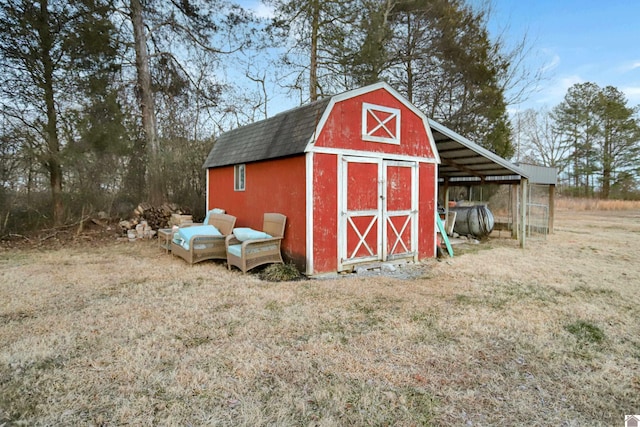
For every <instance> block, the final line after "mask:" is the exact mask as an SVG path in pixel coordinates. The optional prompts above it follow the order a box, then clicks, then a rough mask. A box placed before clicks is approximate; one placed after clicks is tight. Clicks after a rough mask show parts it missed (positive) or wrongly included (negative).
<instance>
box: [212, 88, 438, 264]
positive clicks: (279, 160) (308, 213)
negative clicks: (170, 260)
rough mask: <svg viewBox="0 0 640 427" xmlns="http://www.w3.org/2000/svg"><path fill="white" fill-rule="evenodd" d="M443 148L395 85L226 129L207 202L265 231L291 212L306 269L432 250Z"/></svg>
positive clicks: (286, 243)
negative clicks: (266, 222) (266, 220)
mask: <svg viewBox="0 0 640 427" xmlns="http://www.w3.org/2000/svg"><path fill="white" fill-rule="evenodd" d="M439 161H440V160H439V157H438V153H437V151H436V149H435V143H434V139H433V136H432V134H431V129H430V126H429V122H428V120H427V118H426V117H425V116H424V114H423V113H422V112H420V111H419V110H418V109H417V108H416V107H415V106H413V105H412V104H411V103H410V102H408V101H407V100H406V99H404V98H403V97H402V96H401V95H400V94H399V93H398V92H396V91H395V90H394V89H393V88H391V87H390V86H389V85H388V84H386V83H377V84H374V85H371V86H367V87H364V88H361V89H357V90H353V91H349V92H345V93H343V94H340V95H336V96H333V97H330V98H325V99H322V100H320V101H316V102H313V103H311V104H308V105H305V106H302V107H299V108H296V109H293V110H289V111H286V112H283V113H281V114H278V115H276V116H273V117H271V118H269V119H267V120H263V121H260V122H256V123H252V124H250V125H247V126H243V127H240V128H238V129H235V130H232V131H230V132H226V133H224V134H222V135H221V136H220V137H219V138H218V140H217V141H216V143H215V145H214V147H213V149H212V150H211V152H210V153H209V156H208V157H207V160H206V162H205V165H204V167H205V168H207V208H213V207H220V208H223V209H225V210H226V211H227V212H228V213H230V214H232V215H235V216H236V217H237V223H236V226H246V227H251V228H255V229H260V228H261V226H262V215H263V213H265V212H279V213H282V214H284V215H286V216H287V227H286V230H285V237H284V240H283V241H282V251H283V255H284V257H285V258H287V259H289V260H291V261H293V262H295V263H296V265H297V266H298V267H299V268H300V269H301V270H302V271H304V272H305V273H306V274H307V275H317V274H320V273H327V272H335V271H348V270H351V269H353V268H354V267H355V266H357V265H359V264H362V263H370V262H377V261H390V260H398V259H403V258H406V259H409V260H413V261H417V260H419V259H423V258H429V257H433V256H434V255H435V251H436V227H435V216H436V208H437V207H436V200H437V199H436V197H437V194H436V192H437V181H438V180H437V164H438V163H439Z"/></svg>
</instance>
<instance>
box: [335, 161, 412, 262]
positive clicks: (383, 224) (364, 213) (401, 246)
mask: <svg viewBox="0 0 640 427" xmlns="http://www.w3.org/2000/svg"><path fill="white" fill-rule="evenodd" d="M339 175H340V176H339V179H338V182H339V183H340V184H339V190H338V210H339V215H340V217H339V223H338V228H339V229H338V235H339V238H338V254H339V264H340V265H339V270H345V269H347V268H349V267H351V266H352V265H353V264H356V263H363V262H373V261H387V260H393V259H398V258H413V259H414V260H416V258H417V249H418V248H417V235H418V228H417V227H418V221H417V217H418V186H417V182H418V180H417V177H418V165H417V163H416V162H404V161H392V160H384V159H376V158H368V157H349V156H344V157H342V159H341V161H340V165H339Z"/></svg>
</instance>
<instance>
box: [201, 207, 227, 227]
mask: <svg viewBox="0 0 640 427" xmlns="http://www.w3.org/2000/svg"><path fill="white" fill-rule="evenodd" d="M223 213H225V210H224V209H220V208H213V209H211V210H210V211H208V212H207V216H205V217H204V224H205V225H206V224H209V217H210V216H211V214H223Z"/></svg>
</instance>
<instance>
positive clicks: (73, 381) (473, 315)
mask: <svg viewBox="0 0 640 427" xmlns="http://www.w3.org/2000/svg"><path fill="white" fill-rule="evenodd" d="M639 237H640V212H638V211H625V212H602V211H600V212H594V211H589V212H580V213H570V212H568V211H559V212H558V213H557V221H556V232H555V233H554V234H553V235H550V236H548V238H547V239H546V240H545V239H530V240H529V241H528V243H527V247H526V248H525V249H519V248H518V244H517V242H515V241H513V240H511V239H508V238H506V237H504V233H503V237H500V238H497V237H494V238H492V239H490V240H489V241H487V242H485V243H483V244H481V245H477V248H476V247H470V248H468V250H466V251H459V253H458V254H456V256H455V257H454V258H452V259H445V260H444V261H442V262H438V261H435V260H429V261H427V262H425V263H422V264H421V265H419V266H415V267H413V270H412V271H413V272H417V273H418V274H411V275H410V277H405V278H398V277H393V276H389V275H383V274H380V275H375V276H374V275H371V276H361V277H359V276H358V275H350V279H349V280H344V279H343V278H332V279H325V280H306V281H299V282H279V283H273V282H265V281H262V280H260V279H259V278H258V277H257V275H243V274H241V273H240V272H238V271H237V270H233V271H231V272H230V271H228V270H227V269H226V267H225V265H224V263H221V262H205V263H200V264H196V265H194V266H188V265H187V264H185V263H184V262H183V261H182V260H181V259H178V258H175V257H172V256H171V255H166V254H164V252H163V251H161V250H160V249H159V248H158V246H157V242H156V241H151V242H144V241H141V242H135V243H128V242H127V243H118V242H116V241H115V239H107V240H105V241H103V242H102V243H101V244H89V245H80V244H78V245H70V246H67V245H60V246H59V247H58V246H55V247H52V248H49V247H40V246H36V247H32V248H29V247H23V248H21V249H6V250H4V251H3V252H2V253H0V301H1V302H2V304H0V319H1V322H0V396H1V398H0V422H10V423H13V422H15V423H25V424H56V425H59V424H101V425H102V424H104V425H120V424H136V425H140V424H197V425H274V424H276V425H348V424H352V425H372V424H373V425H407V426H408V425H516V424H519V423H522V422H523V421H524V420H526V423H528V424H530V425H541V426H542V425H545V426H546V425H596V426H597V425H618V424H620V423H621V422H623V420H624V418H623V417H624V415H625V414H632V413H634V412H637V410H638V408H640V338H638V337H640V323H639V322H638V321H637V319H638V316H637V313H638V305H637V302H636V301H635V300H636V295H637V289H638V288H637V286H638V285H637V284H638V283H640V270H639V269H638V268H637V260H638V259H640V242H639V239H638V238H639ZM5 420H7V421H5Z"/></svg>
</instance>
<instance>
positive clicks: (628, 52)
mask: <svg viewBox="0 0 640 427" xmlns="http://www.w3.org/2000/svg"><path fill="white" fill-rule="evenodd" d="M470 1H472V2H473V3H475V2H482V1H484V0H470ZM490 1H491V3H492V5H493V11H492V14H491V18H490V20H489V29H490V32H491V33H492V34H493V35H494V36H497V35H498V34H504V35H505V36H506V38H507V40H511V41H513V42H515V41H518V40H521V39H522V37H523V36H524V35H526V36H527V38H528V40H529V41H528V43H529V46H530V52H529V53H528V55H527V57H526V61H527V64H528V66H529V67H530V68H531V69H532V70H537V69H544V76H545V80H544V81H542V83H541V85H540V87H539V88H538V90H537V91H536V92H534V93H533V94H532V95H531V96H530V98H529V99H528V100H527V101H526V102H525V103H523V104H521V105H519V106H512V107H511V108H512V109H516V110H517V109H525V108H536V109H538V108H543V107H547V108H552V107H554V106H555V105H557V104H558V103H560V102H561V101H562V98H563V97H564V95H565V94H566V92H567V89H568V88H569V87H571V86H572V85H573V84H574V83H584V82H594V83H596V84H598V85H599V86H601V87H604V86H609V85H611V86H615V87H617V88H618V89H620V90H621V91H622V92H624V93H625V94H626V96H627V99H628V100H629V105H630V106H636V105H640V0H606V1H602V0H601V1H594V0H531V1H520V0H490ZM239 3H240V4H242V5H243V6H244V7H248V8H252V9H254V10H256V11H257V12H258V13H259V14H260V15H262V16H265V15H267V14H268V11H267V9H266V8H265V7H264V6H262V5H261V3H260V1H259V0H240V1H239ZM293 106H294V105H291V106H289V108H290V107H293ZM276 112H278V111H275V110H274V111H270V113H271V114H273V113H276Z"/></svg>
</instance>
